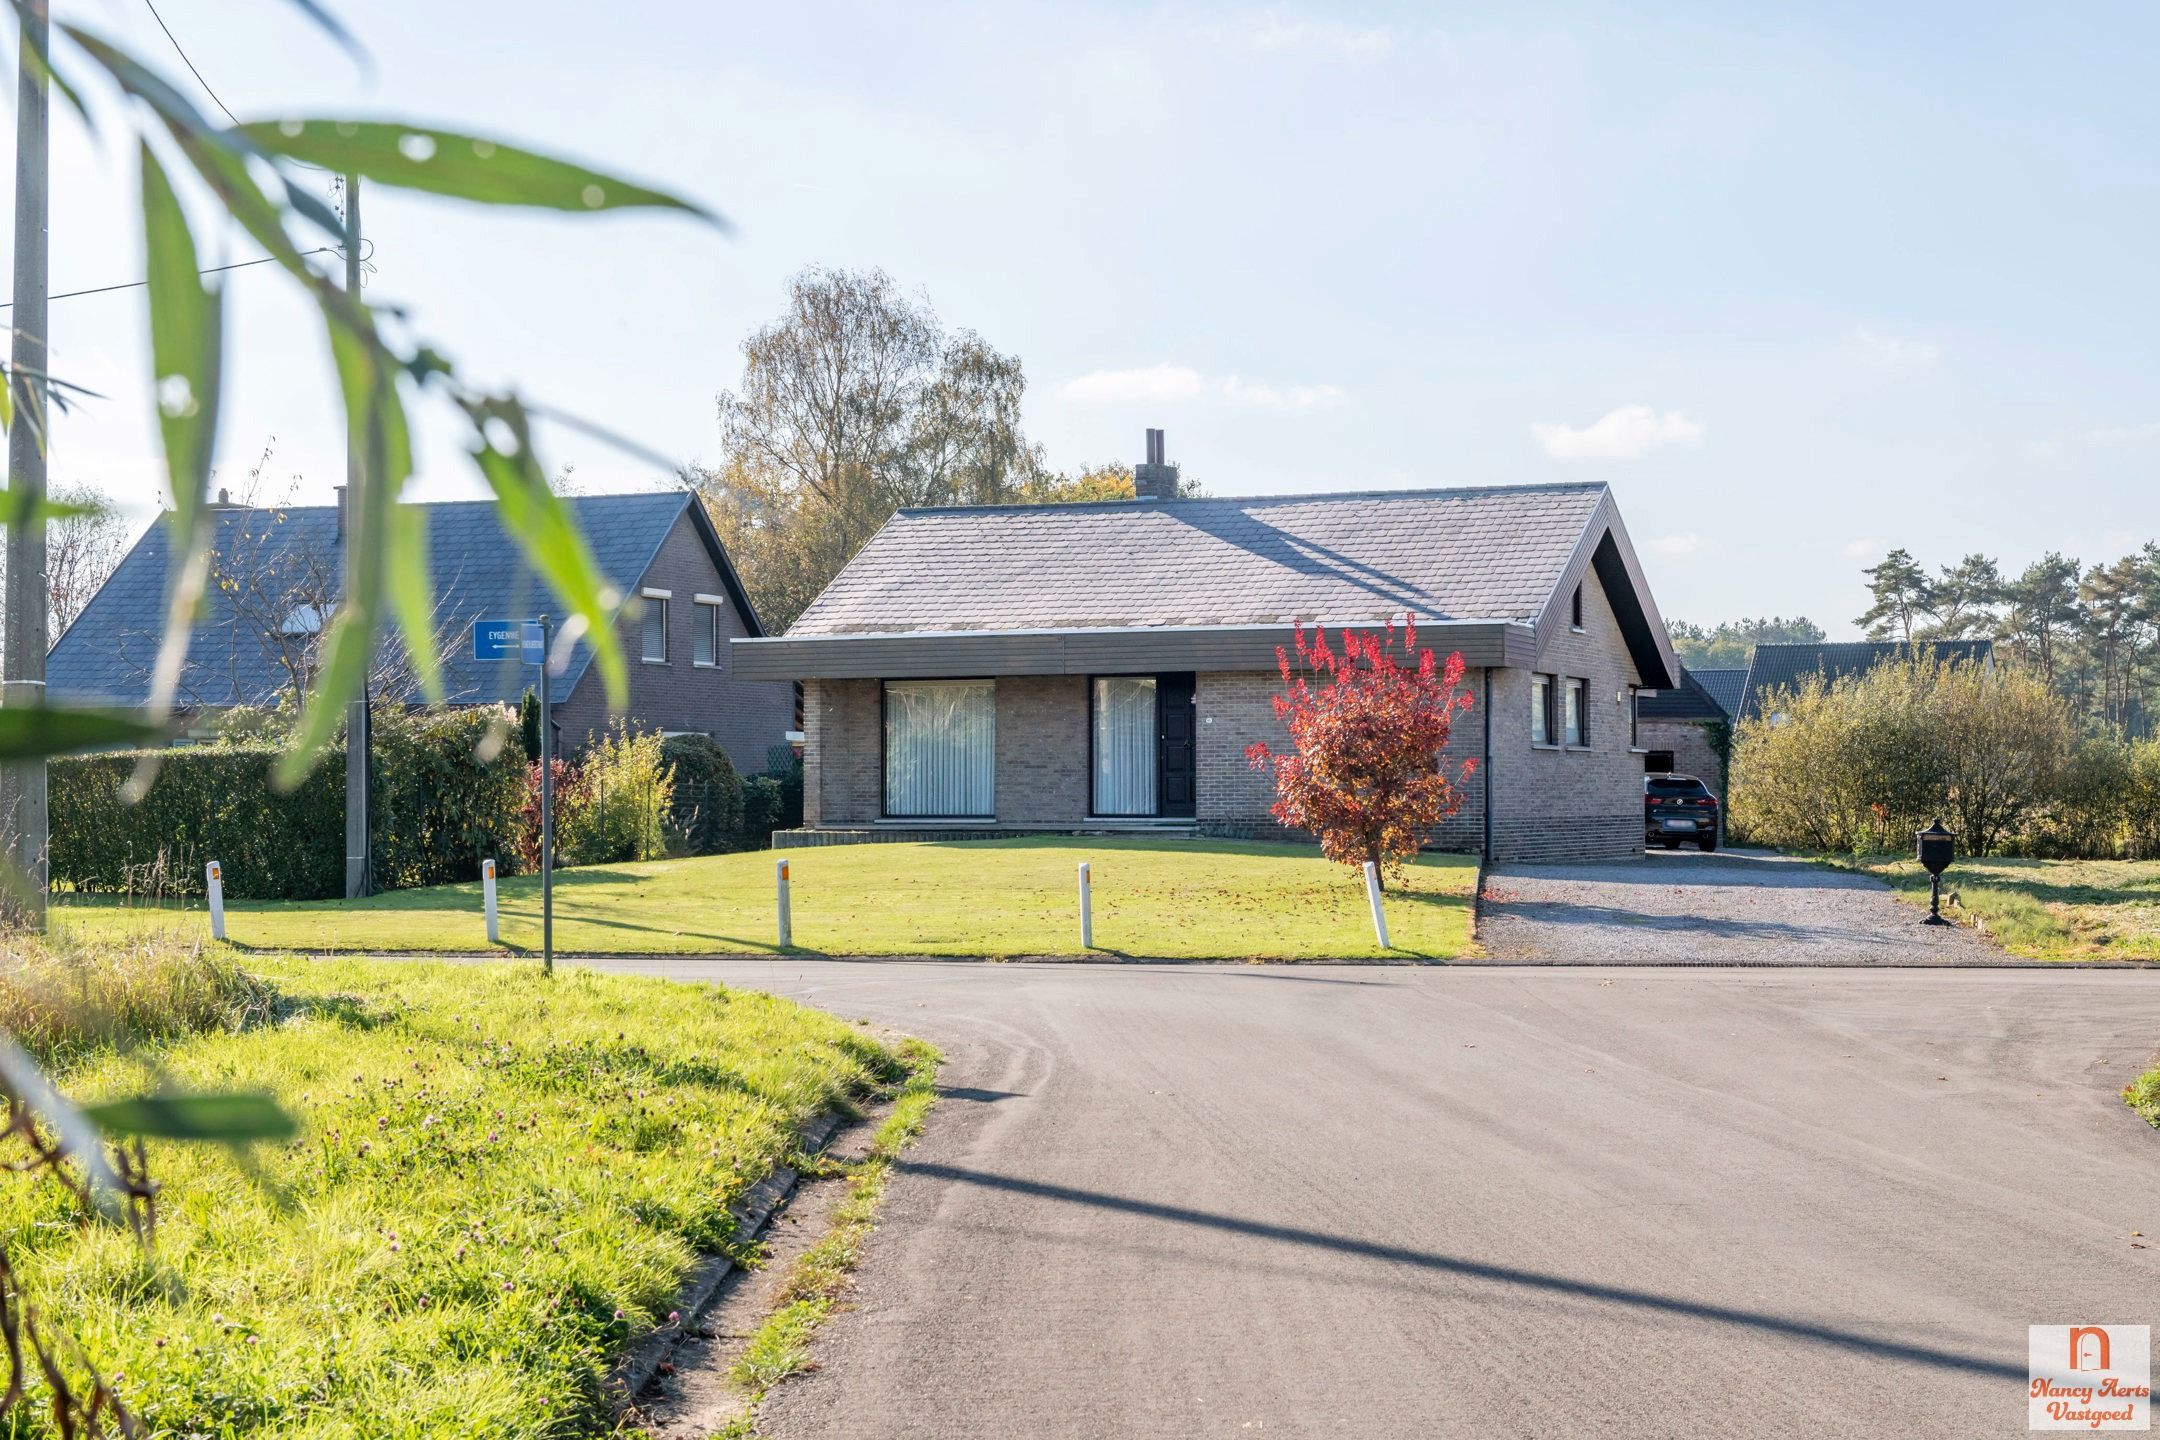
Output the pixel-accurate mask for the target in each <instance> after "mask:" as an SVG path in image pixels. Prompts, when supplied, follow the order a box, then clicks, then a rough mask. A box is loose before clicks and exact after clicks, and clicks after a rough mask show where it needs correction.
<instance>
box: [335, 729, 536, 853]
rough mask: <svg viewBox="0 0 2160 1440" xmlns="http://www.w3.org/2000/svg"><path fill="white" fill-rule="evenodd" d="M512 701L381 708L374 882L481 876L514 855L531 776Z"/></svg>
mask: <svg viewBox="0 0 2160 1440" xmlns="http://www.w3.org/2000/svg"><path fill="white" fill-rule="evenodd" d="M511 724H512V716H511V713H510V711H509V709H508V708H507V707H500V706H475V707H472V708H469V709H460V710H432V711H428V710H419V711H412V712H409V713H400V712H395V711H392V712H389V713H388V714H383V713H378V714H377V716H376V720H375V741H374V746H373V754H374V764H373V766H372V767H371V769H370V776H369V778H370V784H371V786H372V787H373V790H372V794H371V796H370V800H371V804H370V809H371V811H372V814H371V816H370V819H371V821H372V822H373V828H374V832H375V833H374V836H373V840H374V866H375V883H376V885H377V886H379V887H381V888H383V889H387V890H404V889H410V888H412V887H414V886H418V885H444V884H450V883H453V882H456V881H460V880H476V879H478V878H479V876H480V862H481V861H482V860H484V859H487V858H488V857H490V856H493V857H495V859H496V862H497V865H498V867H499V869H501V870H502V871H504V872H507V871H508V870H510V869H511V868H512V866H513V864H514V863H515V860H516V857H517V853H518V846H517V840H518V837H519V835H520V833H521V817H522V814H523V811H524V809H525V798H526V790H527V788H528V787H529V786H530V785H531V783H532V782H531V778H530V774H529V771H528V767H527V766H526V764H525V759H524V750H523V748H522V747H521V746H520V745H519V744H518V741H517V737H516V735H515V733H514V732H513V730H512V729H511Z"/></svg>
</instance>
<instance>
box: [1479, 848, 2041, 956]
mask: <svg viewBox="0 0 2160 1440" xmlns="http://www.w3.org/2000/svg"><path fill="white" fill-rule="evenodd" d="M1925 914H1926V912H1925V911H1923V910H1920V909H1918V908H1917V907H1915V906H1913V905H1911V904H1909V903H1907V902H1906V901H1903V900H1900V899H1898V898H1897V896H1895V895H1894V894H1892V893H1891V891H1890V887H1889V886H1887V885H1885V884H1883V883H1882V882H1881V881H1880V880H1876V879H1874V878H1872V877H1870V876H1866V875H1853V874H1849V873H1847V872H1845V871H1841V870H1832V869H1829V868H1828V867H1826V866H1821V865H1811V864H1809V863H1808V862H1806V861H1804V860H1795V859H1791V858H1790V857H1787V856H1783V855H1774V854H1770V853H1768V852H1766V851H1746V850H1742V851H1720V852H1718V853H1716V854H1711V855H1703V854H1700V853H1698V852H1696V851H1692V850H1686V851H1663V850H1653V851H1650V852H1648V853H1647V854H1644V855H1641V856H1637V857H1633V858H1630V859H1626V860H1615V861H1606V862H1603V863H1599V864H1590V865H1496V866H1494V867H1493V868H1492V869H1491V870H1490V871H1488V872H1487V874H1486V876H1485V892H1484V896H1483V903H1482V905H1481V908H1480V914H1479V919H1478V941H1479V944H1480V945H1481V946H1482V947H1483V948H1484V951H1485V954H1486V957H1487V958H1488V959H1489V960H1496V961H1503V962H1508V963H1512V964H1559V965H1636V964H1653V965H1996V964H2006V963H2022V962H2014V961H2012V960H2011V959H2010V957H2007V956H2005V955H2004V954H2003V953H2002V952H2001V951H2000V950H1998V949H1997V948H1996V947H1995V946H1994V945H1993V944H1992V943H1990V942H1989V941H1988V939H1987V938H1986V937H1985V936H1982V935H1980V934H1978V933H1977V932H1975V931H1973V930H1970V929H1966V928H1964V927H1962V926H1930V925H1923V924H1921V923H1920V922H1921V920H1922V919H1923V918H1924V916H1925Z"/></svg>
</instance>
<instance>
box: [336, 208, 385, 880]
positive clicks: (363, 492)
mask: <svg viewBox="0 0 2160 1440" xmlns="http://www.w3.org/2000/svg"><path fill="white" fill-rule="evenodd" d="M345 293H346V294H348V295H351V296H353V297H355V298H356V299H357V298H358V296H359V294H360V177H359V176H358V175H347V176H346V177H345ZM352 421H353V423H352V424H351V426H350V427H349V428H348V430H347V433H346V441H345V503H344V505H343V507H342V508H341V509H340V511H339V514H338V518H339V520H340V521H341V522H343V524H344V526H345V534H344V537H343V539H344V542H345V574H346V576H347V581H346V583H347V584H348V585H350V583H351V579H350V577H351V576H353V575H354V574H356V573H358V568H359V567H358V565H357V563H356V561H357V559H358V556H357V554H356V552H355V549H354V546H355V543H356V541H357V540H358V538H359V535H360V527H359V526H358V525H357V524H355V523H354V521H355V520H356V518H357V517H358V516H360V515H362V514H364V513H366V506H367V503H368V502H367V499H366V496H367V493H368V488H369V486H370V485H371V484H372V483H373V481H374V477H373V476H371V475H369V474H368V473H367V472H368V471H369V470H371V469H374V468H377V467H376V466H375V464H374V457H372V456H367V455H363V454H362V453H361V452H360V451H359V450H358V449H357V448H355V446H354V445H353V442H352V438H351V434H352V431H353V430H355V429H357V430H358V431H359V432H360V433H361V434H363V435H371V434H374V433H376V431H375V427H374V426H371V425H369V424H368V423H367V420H366V417H363V416H356V417H352ZM375 543H377V544H380V543H381V540H380V537H377V538H376V540H375ZM369 730H370V727H369V720H368V694H367V681H366V680H365V679H363V680H362V681H361V682H360V697H359V698H358V699H357V700H352V701H348V702H347V703H346V706H345V898H346V899H348V900H358V899H359V898H360V897H361V896H363V895H366V894H367V893H368V892H369V891H371V890H373V889H374V888H375V886H374V877H373V875H372V874H370V869H371V866H370V865H369V860H370V858H371V856H370V850H371V847H370V846H369V844H368V800H369V796H368V755H369V752H370V751H371V750H372V749H373V748H374V745H373V742H374V736H373V735H372V734H370V733H369Z"/></svg>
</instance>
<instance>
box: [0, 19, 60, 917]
mask: <svg viewBox="0 0 2160 1440" xmlns="http://www.w3.org/2000/svg"><path fill="white" fill-rule="evenodd" d="M17 13H18V14H20V16H21V17H22V33H21V35H20V37H19V39H18V41H17V44H16V51H17V60H16V66H17V73H16V79H15V297H14V298H15V306H14V311H13V314H14V317H15V334H14V343H13V345H12V347H11V354H12V357H13V358H12V374H11V376H10V382H11V383H12V384H13V386H14V387H15V396H14V399H15V423H14V424H13V425H11V426H10V427H9V428H8V491H9V499H10V500H11V502H12V508H13V511H14V514H13V516H12V517H11V519H12V521H13V523H11V524H10V525H9V526H8V527H7V600H6V604H7V615H6V617H5V628H4V644H5V653H4V654H0V703H4V704H6V705H7V706H9V707H10V708H14V707H17V706H30V705H42V704H44V703H45V645H46V641H47V638H48V637H47V634H46V619H45V517H44V516H43V515H42V514H39V513H38V511H39V502H40V501H42V500H43V499H44V498H45V445H46V443H47V440H48V438H49V437H50V435H51V433H52V427H51V425H50V423H49V420H50V410H49V408H48V406H47V405H46V395H47V393H48V387H47V385H46V382H45V370H46V345H45V342H46V334H45V300H46V289H47V285H46V233H45V232H46V211H47V205H48V201H49V190H50V186H49V182H48V178H47V151H48V148H49V146H48V141H47V136H46V125H47V118H48V114H49V107H48V103H47V101H48V95H47V89H46V76H45V59H46V56H47V55H48V54H50V53H51V40H52V15H51V12H50V10H49V8H48V4H47V0H27V3H25V4H24V5H23V6H22V7H21V9H20V10H19V11H18V12H17ZM45 818H46V817H45V761H44V758H43V757H42V756H39V757H33V758H30V759H24V760H18V761H15V762H14V763H12V764H10V765H8V766H7V767H6V771H5V773H4V775H0V827H4V829H5V832H6V845H7V849H6V857H5V858H6V860H7V861H8V863H9V865H10V866H12V867H13V869H14V871H15V878H16V879H17V880H18V881H19V882H20V885H21V889H20V894H19V895H18V897H17V900H16V902H15V904H13V905H11V906H10V907H9V908H10V910H11V911H12V912H13V917H14V918H15V919H16V920H17V921H18V922H19V923H21V924H22V925H24V926H26V927H27V928H30V929H33V930H42V929H44V928H45V876H46V870H45V859H46V856H45Z"/></svg>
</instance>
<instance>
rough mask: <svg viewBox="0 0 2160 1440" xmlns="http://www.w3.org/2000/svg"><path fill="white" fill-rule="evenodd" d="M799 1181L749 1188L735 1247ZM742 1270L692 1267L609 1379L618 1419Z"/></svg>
mask: <svg viewBox="0 0 2160 1440" xmlns="http://www.w3.org/2000/svg"><path fill="white" fill-rule="evenodd" d="M438 958H439V957H438ZM841 1124H842V1117H841V1116H840V1115H838V1114H836V1113H834V1112H832V1111H827V1112H825V1113H824V1114H822V1115H819V1116H818V1117H816V1118H815V1119H813V1120H812V1121H810V1123H809V1124H807V1125H805V1126H803V1128H802V1130H801V1131H800V1132H798V1134H797V1135H796V1151H797V1153H799V1154H803V1155H819V1154H822V1153H823V1152H824V1150H825V1147H826V1146H827V1145H830V1144H831V1143H832V1138H833V1135H834V1134H835V1133H836V1132H837V1131H838V1130H839V1129H840V1126H841ZM801 1181H802V1172H801V1171H799V1170H797V1169H796V1168H795V1167H794V1166H792V1165H782V1166H780V1167H779V1168H778V1169H776V1170H774V1171H773V1172H772V1173H771V1174H769V1175H767V1176H766V1177H765V1178H764V1179H762V1180H760V1181H758V1182H757V1184H755V1185H753V1186H751V1187H750V1189H749V1191H748V1192H747V1193H745V1194H744V1196H743V1197H742V1199H740V1200H738V1201H736V1202H735V1204H734V1206H733V1207H732V1208H731V1209H730V1211H729V1213H730V1214H732V1215H733V1216H734V1217H735V1235H736V1240H737V1242H738V1243H739V1244H748V1243H749V1242H751V1241H754V1240H756V1239H757V1238H758V1237H759V1236H760V1235H763V1234H764V1233H765V1230H766V1227H767V1226H769V1225H770V1224H771V1223H772V1218H773V1216H774V1215H776V1214H778V1213H779V1212H780V1209H781V1207H782V1206H784V1205H786V1204H787V1202H788V1200H789V1199H790V1198H792V1197H793V1195H794V1194H795V1189H796V1186H797V1185H799V1184H800V1183H801ZM738 1268H739V1267H738V1266H737V1265H736V1264H735V1262H734V1261H733V1260H732V1259H730V1258H729V1257H728V1256H726V1255H707V1256H703V1257H702V1258H700V1259H699V1260H698V1262H697V1264H695V1265H694V1266H692V1267H691V1269H690V1274H689V1277H688V1278H687V1279H686V1280H684V1281H683V1284H682V1288H681V1290H680V1291H678V1292H677V1294H676V1297H675V1307H674V1308H675V1313H676V1314H677V1315H678V1316H680V1317H681V1318H680V1319H679V1320H678V1321H676V1322H675V1323H673V1324H666V1325H662V1326H660V1328H658V1329H657V1330H654V1331H653V1332H652V1333H651V1334H649V1335H647V1336H646V1337H645V1338H644V1339H642V1340H640V1341H638V1342H637V1344H635V1345H634V1346H632V1347H631V1349H630V1353H629V1354H628V1355H627V1356H625V1357H624V1358H623V1359H622V1360H621V1361H619V1362H618V1363H617V1364H616V1366H615V1368H614V1370H613V1371H611V1372H610V1373H609V1375H608V1378H607V1381H606V1387H605V1389H606V1394H607V1395H608V1397H609V1399H610V1400H611V1401H612V1402H613V1404H614V1407H615V1409H616V1411H617V1413H620V1412H622V1411H624V1410H627V1409H628V1408H629V1407H630V1406H631V1405H632V1404H633V1403H634V1402H635V1401H636V1400H637V1397H638V1396H639V1395H642V1394H643V1393H644V1392H645V1387H646V1386H648V1385H650V1384H651V1383H652V1381H653V1377H654V1376H655V1375H657V1374H659V1373H660V1367H661V1365H662V1364H664V1363H665V1362H666V1361H667V1360H668V1359H669V1357H671V1356H673V1355H674V1353H675V1347H676V1346H677V1345H679V1344H681V1343H682V1338H683V1336H684V1335H685V1334H686V1333H688V1332H689V1331H691V1330H694V1329H696V1328H697V1325H698V1322H699V1321H700V1319H702V1318H703V1316H704V1314H705V1311H706V1309H707V1308H708V1307H709V1306H711V1304H712V1303H713V1299H714V1297H715V1296H717V1295H718V1294H719V1293H720V1285H721V1282H723V1281H725V1280H726V1279H727V1277H728V1276H729V1274H730V1273H732V1272H733V1271H735V1270H736V1269H738Z"/></svg>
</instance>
